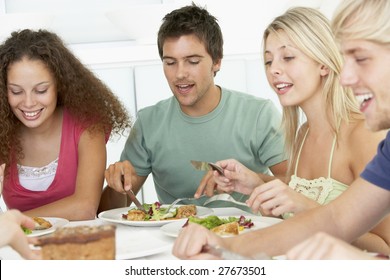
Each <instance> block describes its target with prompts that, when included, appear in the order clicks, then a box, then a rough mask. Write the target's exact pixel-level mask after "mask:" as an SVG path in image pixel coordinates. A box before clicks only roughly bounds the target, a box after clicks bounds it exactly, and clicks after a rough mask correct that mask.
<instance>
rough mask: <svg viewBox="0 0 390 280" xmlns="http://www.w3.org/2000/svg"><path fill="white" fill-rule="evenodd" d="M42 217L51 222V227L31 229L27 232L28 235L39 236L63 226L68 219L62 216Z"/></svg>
mask: <svg viewBox="0 0 390 280" xmlns="http://www.w3.org/2000/svg"><path fill="white" fill-rule="evenodd" d="M42 218H44V219H45V220H47V221H49V222H50V223H51V225H52V227H51V228H48V229H41V230H33V231H32V232H31V233H30V234H27V236H28V237H36V236H41V235H45V234H49V233H52V232H54V231H55V230H56V229H57V228H60V227H63V226H65V225H66V224H68V223H69V221H68V220H66V219H63V218H50V217H42Z"/></svg>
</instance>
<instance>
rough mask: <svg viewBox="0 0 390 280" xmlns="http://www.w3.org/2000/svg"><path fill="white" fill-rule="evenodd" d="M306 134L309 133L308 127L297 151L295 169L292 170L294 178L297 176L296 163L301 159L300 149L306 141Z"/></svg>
mask: <svg viewBox="0 0 390 280" xmlns="http://www.w3.org/2000/svg"><path fill="white" fill-rule="evenodd" d="M308 132H309V127H308V128H307V130H306V132H305V136H303V139H302V143H301V146H300V147H299V151H298V155H297V161H296V162H295V169H294V175H295V176H297V170H298V163H299V159H300V157H301V152H302V147H303V144H304V143H305V141H306V136H307V134H308Z"/></svg>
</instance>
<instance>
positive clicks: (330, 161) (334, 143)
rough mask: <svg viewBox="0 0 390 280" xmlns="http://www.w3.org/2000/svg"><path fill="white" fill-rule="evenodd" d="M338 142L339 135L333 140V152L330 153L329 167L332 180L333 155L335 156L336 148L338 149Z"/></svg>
mask: <svg viewBox="0 0 390 280" xmlns="http://www.w3.org/2000/svg"><path fill="white" fill-rule="evenodd" d="M336 142H337V135H335V136H334V138H333V144H332V150H331V152H330V157H329V166H328V178H330V174H331V172H332V162H333V154H334V148H335V147H336Z"/></svg>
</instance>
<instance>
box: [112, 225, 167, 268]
mask: <svg viewBox="0 0 390 280" xmlns="http://www.w3.org/2000/svg"><path fill="white" fill-rule="evenodd" d="M126 228H128V229H130V228H129V227H126ZM140 229H141V228H140ZM156 234H157V236H156ZM158 234H160V232H159V231H158V230H156V231H153V232H150V231H147V230H139V231H126V230H125V231H123V232H118V229H117V234H116V242H115V243H116V256H115V258H116V259H117V260H125V259H135V258H141V257H146V256H151V255H155V254H158V253H162V252H164V251H170V250H172V242H169V240H165V239H164V238H158Z"/></svg>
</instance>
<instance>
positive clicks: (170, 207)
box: [166, 194, 205, 213]
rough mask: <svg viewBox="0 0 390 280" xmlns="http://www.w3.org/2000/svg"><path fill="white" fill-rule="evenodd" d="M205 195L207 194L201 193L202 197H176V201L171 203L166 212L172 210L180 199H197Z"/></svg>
mask: <svg viewBox="0 0 390 280" xmlns="http://www.w3.org/2000/svg"><path fill="white" fill-rule="evenodd" d="M203 196H205V195H204V194H202V195H201V196H200V197H198V198H195V197H181V198H178V199H176V200H175V201H173V202H172V203H171V205H169V207H168V209H167V210H166V212H167V213H168V212H169V210H171V209H172V207H173V206H175V205H176V204H178V203H179V202H180V201H183V200H197V199H199V198H201V197H203Z"/></svg>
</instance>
